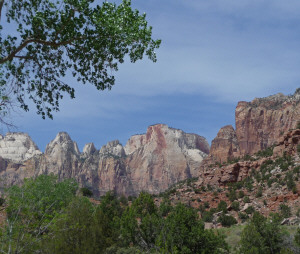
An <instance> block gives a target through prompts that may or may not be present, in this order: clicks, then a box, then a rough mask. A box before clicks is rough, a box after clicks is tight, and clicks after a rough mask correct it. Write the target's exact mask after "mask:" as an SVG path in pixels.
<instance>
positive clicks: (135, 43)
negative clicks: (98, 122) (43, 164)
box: [0, 0, 160, 120]
mask: <svg viewBox="0 0 300 254" xmlns="http://www.w3.org/2000/svg"><path fill="white" fill-rule="evenodd" d="M93 2H94V0H61V1H56V0H22V1H20V0H0V45H1V47H0V113H1V119H0V120H2V119H3V116H4V115H5V113H7V111H8V110H9V106H11V99H12V97H13V95H14V94H15V95H16V96H17V101H18V102H19V104H20V106H21V108H23V109H24V110H26V111H28V110H29V107H28V101H27V100H26V98H29V99H30V100H32V101H33V103H34V104H35V105H36V107H37V113H38V114H41V115H42V117H43V118H45V117H50V118H52V112H53V111H58V110H59V102H60V100H61V99H62V98H63V96H64V95H65V94H68V95H69V96H70V97H71V98H74V97H75V90H74V86H72V85H71V84H70V83H68V82H67V81H66V79H64V77H65V76H67V75H68V76H73V77H74V78H75V80H77V81H78V82H80V83H83V84H85V83H90V84H92V85H94V86H95V87H96V88H97V89H98V90H104V89H111V87H112V86H113V85H114V83H115V78H114V74H113V72H114V71H117V70H118V65H119V64H120V63H123V62H124V59H125V57H126V56H127V57H128V58H129V59H130V61H131V62H136V61H137V60H139V59H142V58H143V56H144V55H146V56H148V58H149V59H150V60H152V61H154V62H155V61H156V54H155V49H156V48H158V47H159V45H160V40H153V39H152V27H151V26H148V23H147V21H146V14H140V13H139V11H138V10H133V9H132V7H131V1H130V0H123V2H122V3H121V4H120V5H116V4H113V3H109V2H106V1H105V2H103V4H102V5H101V6H100V5H96V4H93ZM12 28H15V31H14V29H12ZM72 83H74V82H72Z"/></svg>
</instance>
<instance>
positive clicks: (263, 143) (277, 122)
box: [205, 89, 300, 164]
mask: <svg viewBox="0 0 300 254" xmlns="http://www.w3.org/2000/svg"><path fill="white" fill-rule="evenodd" d="M298 121H300V89H299V90H297V91H296V92H295V94H294V95H289V96H285V95H283V94H276V95H272V96H269V97H266V98H256V99H254V100H253V101H251V102H245V101H241V102H239V103H238V105H237V107H236V110H235V122H236V130H234V129H233V127H232V126H225V127H223V128H222V129H221V130H220V131H219V133H218V135H217V137H216V138H215V139H214V140H213V141H212V145H211V150H210V155H209V157H208V159H207V160H206V161H205V162H207V163H208V164H209V163H211V162H212V161H213V162H221V163H223V162H226V161H227V160H228V159H231V158H233V157H243V156H244V155H246V154H250V155H252V154H254V153H256V152H258V151H260V150H264V149H265V148H267V147H269V146H272V145H274V144H275V143H276V142H277V141H278V140H280V138H281V137H283V135H284V134H285V133H287V132H288V131H289V130H290V129H294V128H296V126H297V122H298ZM278 149H279V148H278Z"/></svg>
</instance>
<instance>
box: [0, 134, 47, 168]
mask: <svg viewBox="0 0 300 254" xmlns="http://www.w3.org/2000/svg"><path fill="white" fill-rule="evenodd" d="M40 154H42V152H41V151H40V150H39V149H38V147H37V146H36V144H35V143H34V142H33V141H32V139H31V138H30V137H29V135H28V134H26V133H7V134H6V135H5V136H2V135H0V156H1V157H2V158H4V159H9V160H12V161H15V162H21V161H24V160H27V159H30V158H32V157H34V156H36V155H40Z"/></svg>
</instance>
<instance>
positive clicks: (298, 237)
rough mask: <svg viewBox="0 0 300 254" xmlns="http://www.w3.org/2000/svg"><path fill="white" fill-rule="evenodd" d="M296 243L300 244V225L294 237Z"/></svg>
mask: <svg viewBox="0 0 300 254" xmlns="http://www.w3.org/2000/svg"><path fill="white" fill-rule="evenodd" d="M294 241H295V243H296V244H297V245H298V246H300V227H298V229H297V232H296V234H295V238H294Z"/></svg>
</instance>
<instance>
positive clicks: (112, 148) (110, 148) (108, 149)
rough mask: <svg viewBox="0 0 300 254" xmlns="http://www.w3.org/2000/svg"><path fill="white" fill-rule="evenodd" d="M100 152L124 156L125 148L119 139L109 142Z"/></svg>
mask: <svg viewBox="0 0 300 254" xmlns="http://www.w3.org/2000/svg"><path fill="white" fill-rule="evenodd" d="M100 154H102V155H112V156H117V157H124V156H125V150H124V148H123V146H122V145H121V144H120V142H119V140H114V141H111V142H108V143H107V144H106V145H105V146H102V147H101V149H100Z"/></svg>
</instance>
